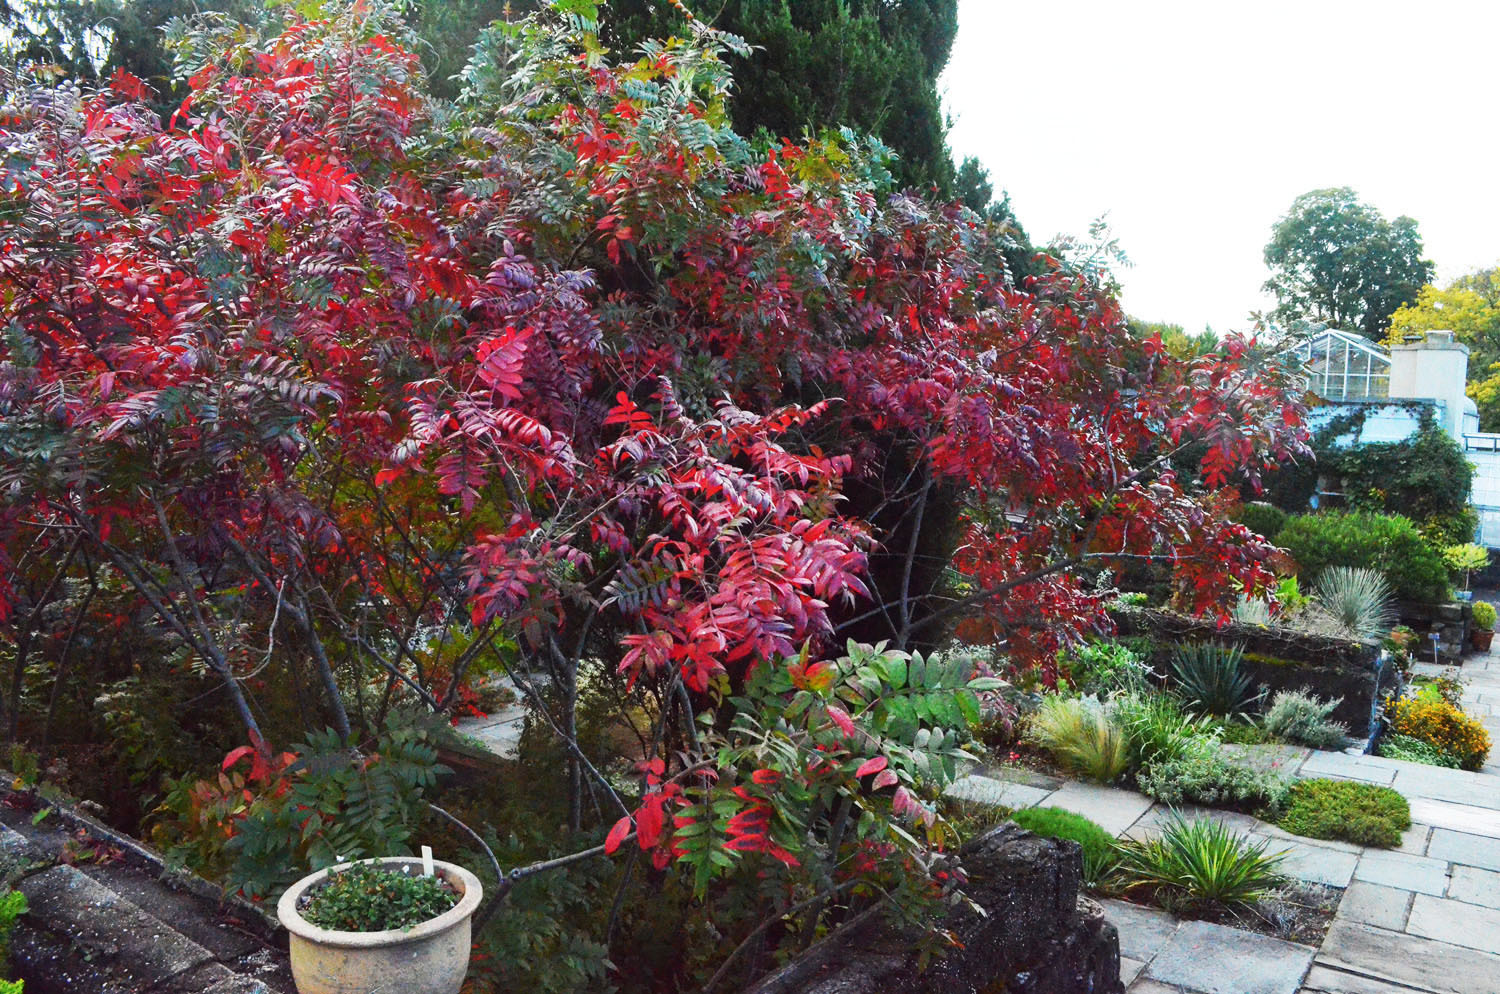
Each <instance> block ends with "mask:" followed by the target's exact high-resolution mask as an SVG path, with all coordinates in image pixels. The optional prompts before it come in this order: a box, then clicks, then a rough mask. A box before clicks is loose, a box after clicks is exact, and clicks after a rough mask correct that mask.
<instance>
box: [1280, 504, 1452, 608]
mask: <svg viewBox="0 0 1500 994" xmlns="http://www.w3.org/2000/svg"><path fill="white" fill-rule="evenodd" d="M1276 544H1278V545H1280V546H1282V547H1283V548H1285V549H1286V550H1287V552H1288V553H1290V554H1291V557H1292V558H1293V559H1295V560H1296V561H1297V566H1298V568H1299V571H1300V574H1301V576H1302V577H1303V578H1304V579H1315V578H1316V577H1317V576H1318V575H1319V574H1321V573H1322V572H1323V571H1324V570H1325V569H1327V568H1328V567H1330V566H1360V567H1365V568H1367V569H1376V570H1380V572H1382V573H1384V574H1385V577H1386V579H1387V580H1389V581H1390V584H1391V588H1392V589H1393V591H1394V592H1395V594H1396V596H1397V597H1398V598H1400V599H1401V600H1408V601H1420V602H1422V603H1426V604H1433V603H1438V602H1440V601H1444V600H1447V598H1448V567H1447V566H1445V565H1443V558H1442V556H1440V555H1439V554H1438V552H1437V550H1436V549H1434V548H1433V547H1432V546H1431V545H1429V544H1427V541H1426V540H1425V539H1423V538H1422V533H1421V532H1419V531H1417V527H1416V526H1415V525H1413V524H1412V523H1411V521H1410V520H1408V519H1407V518H1403V517H1401V516H1400V515H1388V514H1364V513H1359V512H1354V513H1342V512H1335V511H1325V512H1323V513H1321V514H1304V515H1299V516H1297V517H1294V518H1292V519H1291V520H1290V521H1289V522H1287V525H1286V527H1285V528H1283V529H1282V530H1281V534H1279V535H1278V536H1277V537H1276Z"/></svg>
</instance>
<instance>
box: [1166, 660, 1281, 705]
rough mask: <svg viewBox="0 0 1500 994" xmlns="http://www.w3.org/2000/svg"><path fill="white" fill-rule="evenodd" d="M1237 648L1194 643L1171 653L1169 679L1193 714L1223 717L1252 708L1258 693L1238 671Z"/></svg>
mask: <svg viewBox="0 0 1500 994" xmlns="http://www.w3.org/2000/svg"><path fill="white" fill-rule="evenodd" d="M1244 654H1245V647H1244V646H1241V645H1234V646H1226V645H1217V644H1215V643H1213V642H1194V643H1191V644H1188V645H1180V646H1178V647H1177V648H1176V649H1175V650H1174V651H1173V653H1172V676H1173V678H1174V679H1175V681H1176V683H1177V689H1178V691H1179V692H1180V693H1181V694H1182V697H1183V699H1184V700H1186V701H1187V702H1188V705H1189V706H1190V707H1191V708H1192V709H1193V710H1195V711H1198V712H1200V713H1202V714H1213V715H1219V716H1221V717H1227V716H1232V715H1237V714H1244V713H1246V712H1248V711H1249V710H1250V709H1251V708H1252V707H1254V706H1255V702H1256V701H1258V700H1259V699H1260V696H1261V695H1260V692H1259V691H1257V690H1256V689H1255V685H1254V683H1253V682H1252V681H1251V679H1250V675H1249V674H1248V673H1245V672H1242V671H1241V669H1240V660H1241V658H1242V657H1243V656H1244Z"/></svg>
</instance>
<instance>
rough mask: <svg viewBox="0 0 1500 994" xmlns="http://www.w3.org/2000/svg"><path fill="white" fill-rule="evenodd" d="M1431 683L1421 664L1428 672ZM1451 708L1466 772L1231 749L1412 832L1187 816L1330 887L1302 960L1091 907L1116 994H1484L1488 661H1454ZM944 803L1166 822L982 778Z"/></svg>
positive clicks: (1491, 705)
mask: <svg viewBox="0 0 1500 994" xmlns="http://www.w3.org/2000/svg"><path fill="white" fill-rule="evenodd" d="M1431 669H1432V671H1433V672H1436V668H1431ZM1463 676H1464V678H1465V679H1466V680H1467V681H1468V682H1469V683H1468V687H1467V688H1466V691H1465V697H1464V709H1465V710H1466V711H1467V712H1468V713H1469V714H1471V715H1474V716H1475V717H1478V718H1479V719H1480V720H1481V721H1482V722H1483V723H1484V724H1485V726H1486V727H1487V728H1488V729H1489V731H1490V737H1491V739H1492V740H1493V741H1494V742H1495V743H1496V748H1495V749H1494V750H1492V751H1491V754H1490V760H1489V763H1488V764H1487V765H1486V766H1485V767H1484V768H1483V769H1482V770H1480V771H1479V772H1477V773H1468V772H1464V771H1460V770H1446V769H1441V768H1438V767H1432V766H1422V765H1419V764H1415V763H1406V762H1402V761H1400V760H1393V759H1382V758H1380V757H1376V756H1359V755H1350V754H1347V753H1336V752H1317V751H1313V750H1309V749H1301V748H1296V747H1288V746H1241V747H1235V748H1237V750H1238V751H1239V752H1240V755H1241V758H1242V759H1243V760H1245V761H1248V762H1253V763H1256V764H1258V765H1262V766H1273V767H1275V768H1278V769H1280V770H1282V771H1284V772H1287V773H1289V774H1292V775H1295V776H1298V777H1335V778H1343V779H1349V780H1362V781H1365V782H1367V783H1375V784H1381V785H1383V786H1389V787H1392V788H1394V789H1395V790H1397V791H1400V792H1401V793H1402V794H1403V795H1404V796H1405V797H1406V798H1407V800H1408V802H1409V803H1410V805H1411V813H1412V821H1413V824H1412V827H1411V828H1410V829H1409V830H1408V831H1407V832H1406V833H1405V835H1404V836H1403V838H1402V842H1401V846H1400V848H1399V849H1391V850H1386V849H1362V848H1360V847H1358V846H1353V845H1348V844H1346V843H1340V842H1330V841H1324V840H1319V839H1304V838H1301V837H1299V836H1294V835H1291V834H1289V833H1287V832H1285V831H1283V830H1282V829H1280V828H1278V827H1277V826H1275V825H1270V824H1267V823H1265V822H1261V821H1258V820H1257V819H1255V818H1253V817H1251V816H1249V815H1243V814H1235V813H1231V812H1223V811H1213V810H1209V809H1189V810H1187V811H1185V812H1184V813H1185V814H1187V815H1189V816H1194V815H1205V816H1208V817H1213V818H1218V819H1220V820H1222V821H1224V822H1226V823H1227V824H1228V825H1229V826H1230V827H1232V828H1233V829H1235V830H1236V831H1238V832H1241V833H1243V834H1246V835H1249V836H1251V837H1253V838H1263V839H1266V840H1268V841H1269V842H1270V844H1271V847H1272V849H1273V850H1276V851H1279V850H1287V851H1288V857H1287V860H1286V862H1285V864H1284V869H1285V871H1286V872H1287V873H1288V875H1290V876H1293V877H1296V878H1299V879H1301V880H1306V881H1311V882H1315V883H1320V884H1325V885H1328V886H1332V887H1339V888H1343V889H1344V893H1343V897H1342V899H1341V900H1340V903H1339V906H1338V911H1337V915H1336V917H1335V919H1334V922H1333V925H1332V927H1331V928H1330V929H1329V932H1328V935H1327V937H1326V938H1325V939H1324V940H1323V944H1322V946H1321V947H1320V948H1318V949H1313V948H1312V947H1310V946H1304V945H1298V944H1296V943H1291V942H1283V941H1281V940H1278V939H1274V938H1270V937H1268V936H1263V935H1258V934H1254V933H1251V932H1245V931H1240V930H1237V929H1232V928H1227V927H1225V926H1222V925H1214V924H1210V923H1208V922H1196V921H1178V920H1177V919H1175V918H1173V917H1172V916H1171V915H1169V914H1166V913H1165V912H1161V911H1155V910H1152V909H1150V908H1141V907H1137V906H1135V905H1131V904H1127V903H1124V902H1120V901H1105V902H1104V904H1105V905H1106V908H1107V910H1108V914H1109V917H1110V918H1111V920H1113V921H1114V923H1115V925H1116V926H1117V927H1118V928H1119V930H1120V956H1121V966H1122V972H1123V979H1124V981H1125V984H1126V988H1127V991H1128V992H1129V994H1412V992H1424V994H1500V654H1490V655H1485V656H1475V657H1470V658H1469V660H1467V661H1466V662H1465V664H1464V667H1463ZM950 793H952V794H954V795H955V796H959V797H962V798H965V799H967V800H970V801H974V802H979V803H991V804H1001V805H1004V806H1006V807H1010V808H1022V807H1033V806H1041V807H1059V808H1066V809H1067V810H1069V811H1074V812H1077V813H1078V814H1081V815H1084V816H1086V817H1088V818H1091V819H1093V820H1094V821H1096V822H1098V823H1099V824H1100V825H1102V826H1104V828H1105V829H1107V830H1108V831H1110V832H1112V833H1114V834H1115V835H1117V836H1120V837H1124V838H1140V837H1143V836H1147V835H1149V834H1151V833H1152V832H1153V831H1154V830H1156V828H1157V826H1159V825H1160V824H1161V823H1162V822H1163V821H1164V820H1165V818H1166V817H1167V816H1168V814H1169V813H1168V812H1167V811H1166V810H1165V809H1164V807H1163V806H1162V805H1159V804H1156V803H1154V802H1153V801H1152V800H1151V799H1150V798H1149V797H1146V796H1144V795H1142V794H1139V793H1136V792H1135V791H1131V790H1122V789H1116V788H1110V787H1100V786H1097V785H1093V784H1085V783H1077V782H1064V781H1056V780H1053V779H1051V778H1048V777H1044V776H1040V775H1038V774H1035V773H1033V772H1030V771H1020V770H1011V769H998V770H996V769H987V770H982V771H978V772H976V773H973V774H971V775H969V776H967V777H965V778H964V779H963V780H961V781H959V782H958V783H957V784H954V785H953V787H952V788H951V789H950Z"/></svg>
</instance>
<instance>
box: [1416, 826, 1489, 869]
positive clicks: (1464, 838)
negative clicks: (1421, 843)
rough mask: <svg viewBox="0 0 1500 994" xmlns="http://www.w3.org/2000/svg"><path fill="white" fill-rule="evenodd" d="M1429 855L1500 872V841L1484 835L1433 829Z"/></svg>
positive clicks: (1428, 845) (1428, 847)
mask: <svg viewBox="0 0 1500 994" xmlns="http://www.w3.org/2000/svg"><path fill="white" fill-rule="evenodd" d="M1427 854H1428V855H1429V856H1431V857H1432V858H1434V859H1441V860H1446V861H1448V862H1450V863H1462V864H1463V865H1464V866H1482V867H1484V868H1485V869H1486V870H1500V839H1492V838H1489V837H1487V836H1483V835H1470V834H1468V833H1467V832H1452V831H1449V830H1448V829H1446V828H1436V829H1433V831H1432V841H1431V842H1429V843H1427Z"/></svg>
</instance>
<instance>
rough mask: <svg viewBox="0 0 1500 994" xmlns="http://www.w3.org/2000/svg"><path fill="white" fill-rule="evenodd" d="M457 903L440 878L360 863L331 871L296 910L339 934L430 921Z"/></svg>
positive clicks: (406, 928) (452, 892) (404, 927)
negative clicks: (334, 871)
mask: <svg viewBox="0 0 1500 994" xmlns="http://www.w3.org/2000/svg"><path fill="white" fill-rule="evenodd" d="M457 903H458V895H457V894H456V893H454V891H453V889H452V888H451V887H450V886H448V884H447V883H446V882H445V881H443V880H441V879H439V878H438V877H424V876H420V875H418V874H416V873H411V872H406V871H403V870H397V869H389V868H386V867H380V866H375V865H373V864H371V863H356V864H354V865H353V866H351V867H349V868H348V869H346V870H340V871H338V872H337V873H332V874H329V876H328V879H327V880H325V881H324V882H323V883H321V884H319V885H318V886H317V887H316V888H314V889H313V891H312V893H311V894H310V895H308V901H307V904H306V906H304V907H302V908H299V909H298V911H299V913H300V914H301V915H302V917H303V918H306V919H307V920H308V921H310V922H312V923H313V924H314V925H316V926H318V927H319V928H327V929H333V930H334V931H337V932H385V931H388V930H390V929H396V928H399V929H401V930H403V931H406V930H408V929H410V928H411V927H412V926H413V925H420V924H422V923H423V922H426V921H431V920H432V919H434V918H436V917H437V916H438V915H440V914H442V913H443V912H445V911H447V910H449V909H451V908H452V907H453V906H454V905H456V904H457Z"/></svg>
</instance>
